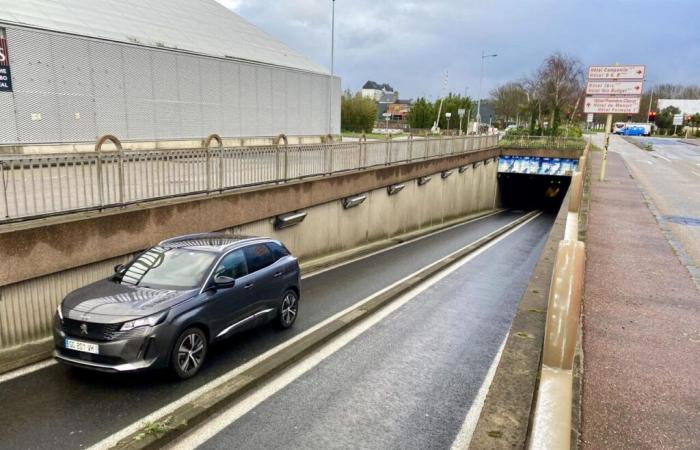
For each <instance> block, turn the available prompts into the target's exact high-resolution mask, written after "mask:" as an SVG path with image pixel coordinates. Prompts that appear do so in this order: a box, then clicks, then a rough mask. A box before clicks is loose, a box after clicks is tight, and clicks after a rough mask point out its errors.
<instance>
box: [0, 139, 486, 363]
mask: <svg viewBox="0 0 700 450" xmlns="http://www.w3.org/2000/svg"><path fill="white" fill-rule="evenodd" d="M497 155H498V150H497V149H492V150H486V151H482V152H478V153H475V154H469V155H464V156H459V157H450V158H442V159H439V160H433V161H425V162H422V163H417V164H410V165H404V166H400V167H387V168H382V169H378V170H374V171H370V172H363V173H356V174H350V175H345V176H340V177H324V178H322V179H318V180H310V181H306V182H302V183H299V184H297V185H294V186H289V185H285V186H277V187H274V188H269V189H262V190H255V191H251V192H248V193H245V192H244V193H238V194H235V195H232V194H229V195H228V196H224V197H222V198H219V199H202V200H201V201H199V204H197V202H196V201H190V202H188V203H180V204H174V205H168V206H164V207H163V208H165V209H166V210H165V211H160V212H158V208H152V209H147V210H140V211H134V212H131V213H124V212H122V213H121V214H115V215H113V216H111V217H110V216H105V217H99V218H95V219H93V220H96V221H97V223H90V222H91V221H90V220H82V221H75V222H67V223H61V224H55V225H54V226H49V225H46V226H41V227H35V228H32V229H25V230H17V231H15V232H4V233H2V234H0V244H2V245H0V248H2V250H1V251H0V258H1V259H3V266H4V273H3V275H4V279H3V283H2V284H3V286H2V287H0V350H2V349H6V348H9V347H14V346H17V345H21V344H24V343H27V342H31V341H36V340H39V339H42V338H45V337H47V336H48V335H49V333H50V324H51V319H52V317H53V314H54V311H55V309H56V306H57V305H58V303H59V302H60V301H61V299H62V298H63V297H64V296H65V295H66V294H67V293H69V292H70V291H72V290H74V289H76V288H78V287H80V286H83V285H85V284H88V283H91V282H94V281H96V280H99V279H101V278H104V277H107V276H109V274H111V273H112V271H113V267H114V265H116V264H119V263H124V262H126V261H127V260H128V259H129V258H130V256H131V254H132V253H133V252H135V251H138V250H141V249H143V248H145V247H147V246H149V245H152V244H155V243H157V242H158V241H159V240H161V239H163V238H165V237H168V236H172V235H177V234H184V233H191V232H195V231H212V230H234V231H237V232H242V233H246V234H260V235H268V236H271V237H275V238H279V239H280V240H282V241H284V242H285V243H286V244H287V245H288V246H289V247H290V249H291V250H292V252H294V253H295V254H296V255H297V256H299V257H300V258H301V259H302V260H308V259H312V258H315V257H321V256H325V255H329V254H332V253H335V252H340V251H343V250H348V249H352V248H355V247H358V246H361V245H363V244H368V243H372V242H376V241H380V240H382V239H386V238H390V237H394V236H398V235H401V234H404V233H406V232H409V231H414V230H419V229H421V228H425V227H430V226H434V225H438V224H440V223H443V222H445V221H448V220H450V219H454V218H457V217H460V216H464V215H467V214H469V213H472V212H475V211H479V210H483V209H488V208H493V207H494V205H495V203H496V201H497V200H496V196H497V193H496V170H497V164H495V163H492V164H484V163H483V161H485V160H488V159H490V158H493V157H494V156H497ZM475 161H481V162H477V164H476V165H477V167H473V165H471V164H472V163H473V162H475ZM465 164H466V165H468V169H467V170H466V171H465V172H464V173H462V174H460V173H459V171H458V170H456V168H457V167H458V166H461V165H465ZM448 169H455V170H454V172H453V173H452V175H451V176H449V177H447V178H445V179H443V178H441V171H442V170H448ZM425 175H432V179H431V181H430V182H429V183H427V184H425V185H423V186H418V184H417V182H416V178H417V177H419V176H425ZM399 182H402V183H405V185H406V187H405V189H404V190H403V191H401V192H400V193H398V194H396V195H393V196H389V195H388V193H387V190H386V187H387V186H388V185H391V184H394V183H399ZM359 193H366V194H367V200H366V201H365V202H364V203H362V204H361V205H359V206H357V207H355V208H351V209H347V210H346V209H344V208H343V206H342V202H341V199H342V198H343V197H345V196H348V195H354V194H359ZM236 196H237V197H236ZM233 197H236V198H233ZM211 202H213V203H211ZM222 205H224V206H226V207H225V208H223V207H222ZM217 207H218V208H219V209H222V208H223V211H218V212H215V210H216V208H217ZM299 209H301V210H304V211H306V212H307V214H308V215H307V217H306V219H305V221H304V222H302V223H301V224H300V225H297V226H295V227H292V228H288V229H284V230H280V231H275V230H274V228H273V225H272V223H273V219H274V216H275V215H276V214H280V213H284V212H289V211H294V210H299ZM227 213H228V215H227ZM130 215H131V217H130ZM256 216H257V217H260V218H256ZM246 218H247V219H246ZM226 224H230V225H228V226H226ZM222 225H224V226H222ZM104 255H107V256H106V257H105V256H104ZM110 255H118V256H110ZM79 261H89V262H87V263H83V264H78V262H79ZM42 271H43V272H44V274H41V275H40V273H41V272H42ZM32 273H34V274H35V275H36V276H33V277H32V276H31V274H32ZM11 276H14V277H15V278H18V277H21V278H20V279H16V281H15V282H8V278H9V277H11Z"/></svg>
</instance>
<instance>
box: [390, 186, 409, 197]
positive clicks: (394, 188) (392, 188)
mask: <svg viewBox="0 0 700 450" xmlns="http://www.w3.org/2000/svg"><path fill="white" fill-rule="evenodd" d="M405 187H406V185H405V184H392V185H391V186H389V187H387V188H386V192H387V194H389V195H396V194H398V193H399V192H401V191H403V188H405Z"/></svg>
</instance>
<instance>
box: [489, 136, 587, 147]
mask: <svg viewBox="0 0 700 450" xmlns="http://www.w3.org/2000/svg"><path fill="white" fill-rule="evenodd" d="M498 145H499V146H501V147H505V148H524V149H530V148H532V149H544V150H583V149H584V148H585V147H586V142H585V141H584V140H583V138H568V137H552V136H505V137H503V139H501V141H500V142H499V144H498Z"/></svg>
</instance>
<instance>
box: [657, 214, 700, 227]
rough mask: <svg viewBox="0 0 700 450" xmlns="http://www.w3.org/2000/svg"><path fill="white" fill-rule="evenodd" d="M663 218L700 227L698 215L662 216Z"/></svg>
mask: <svg viewBox="0 0 700 450" xmlns="http://www.w3.org/2000/svg"><path fill="white" fill-rule="evenodd" d="M661 219H662V220H664V221H666V222H671V223H677V224H679V225H690V226H691V227H700V219H698V218H696V217H682V216H662V217H661Z"/></svg>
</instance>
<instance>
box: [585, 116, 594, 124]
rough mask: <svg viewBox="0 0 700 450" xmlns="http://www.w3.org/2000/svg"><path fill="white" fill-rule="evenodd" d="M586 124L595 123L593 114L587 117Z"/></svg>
mask: <svg viewBox="0 0 700 450" xmlns="http://www.w3.org/2000/svg"><path fill="white" fill-rule="evenodd" d="M586 122H588V123H593V114H588V115H587V116H586Z"/></svg>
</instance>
